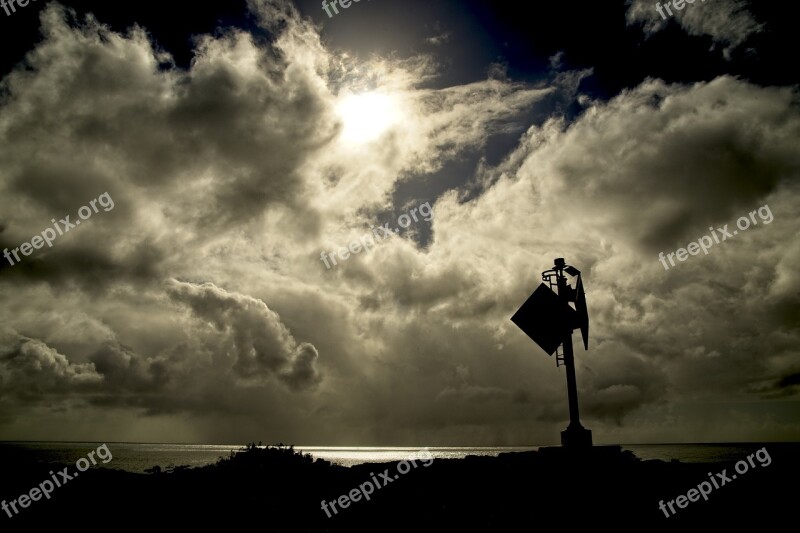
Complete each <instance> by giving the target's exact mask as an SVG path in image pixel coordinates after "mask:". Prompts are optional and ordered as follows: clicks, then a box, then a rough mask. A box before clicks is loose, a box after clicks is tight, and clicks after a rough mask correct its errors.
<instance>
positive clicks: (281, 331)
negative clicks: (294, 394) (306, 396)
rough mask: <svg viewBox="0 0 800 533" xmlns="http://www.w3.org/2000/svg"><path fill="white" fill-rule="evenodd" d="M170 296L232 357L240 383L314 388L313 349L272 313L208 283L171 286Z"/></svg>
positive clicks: (318, 377) (256, 302) (261, 304)
mask: <svg viewBox="0 0 800 533" xmlns="http://www.w3.org/2000/svg"><path fill="white" fill-rule="evenodd" d="M167 293H168V294H169V295H170V297H171V298H172V299H173V300H174V301H176V302H179V303H183V304H185V305H187V306H188V307H189V308H190V309H191V310H192V312H193V313H194V314H195V315H196V316H197V317H198V318H199V319H201V320H203V321H206V322H207V323H210V324H212V325H213V326H214V327H215V328H216V330H217V331H218V332H219V334H220V335H222V336H223V337H224V339H225V340H224V343H225V344H226V345H227V346H228V353H229V354H230V355H231V356H232V357H233V358H234V362H233V370H234V371H235V372H236V374H237V375H238V376H240V377H241V378H244V379H263V378H269V377H273V376H275V377H277V378H278V379H280V380H281V381H283V382H284V383H285V384H286V385H287V386H289V387H290V388H291V389H293V390H302V389H306V388H309V387H313V386H315V385H316V384H317V383H319V381H320V380H321V379H322V378H321V375H320V374H319V371H318V370H317V358H318V357H319V354H318V352H317V349H316V348H314V346H313V345H311V344H308V343H301V344H299V345H298V343H297V342H296V341H295V339H294V337H293V336H292V334H291V333H290V332H289V330H288V329H286V326H284V325H283V323H282V322H281V319H280V317H279V316H278V314H277V313H275V312H274V311H272V310H271V309H269V308H268V307H267V305H266V304H265V303H264V302H262V301H260V300H257V299H255V298H252V297H249V296H244V295H241V294H232V293H229V292H227V291H224V290H223V289H220V288H218V287H215V286H214V285H213V284H211V283H205V284H203V285H194V284H191V283H182V282H177V281H176V282H172V283H171V284H170V285H169V287H168V288H167Z"/></svg>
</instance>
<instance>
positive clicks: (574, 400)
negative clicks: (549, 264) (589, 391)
mask: <svg viewBox="0 0 800 533" xmlns="http://www.w3.org/2000/svg"><path fill="white" fill-rule="evenodd" d="M556 272H557V273H558V276H557V277H556V283H557V284H558V285H557V286H558V297H559V298H561V300H562V301H563V302H564V303H566V304H567V305H569V296H568V295H567V278H566V277H565V276H564V273H563V270H562V269H558V270H557V271H556ZM563 347H564V366H565V367H566V370H567V398H568V399H569V426H570V427H573V428H574V427H577V428H580V427H581V421H580V416H579V415H578V382H577V379H576V378H575V358H574V356H573V353H572V328H571V327H569V326H568V327H567V328H566V332H565V333H564V344H563Z"/></svg>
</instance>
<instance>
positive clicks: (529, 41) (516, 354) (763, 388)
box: [0, 0, 800, 446]
mask: <svg viewBox="0 0 800 533" xmlns="http://www.w3.org/2000/svg"><path fill="white" fill-rule="evenodd" d="M659 5H660V6H661V5H662V4H659ZM788 5H789V3H786V2H777V1H764V2H762V1H759V2H758V3H757V4H756V3H751V2H747V1H744V0H707V1H705V2H703V1H699V0H698V1H696V2H694V3H693V4H689V3H686V4H685V5H684V7H683V9H682V10H677V8H675V7H674V6H673V8H672V12H673V14H672V16H666V17H662V16H661V15H659V13H658V11H657V10H656V6H655V3H654V2H651V1H649V0H647V1H645V0H630V1H625V0H622V1H604V2H575V1H567V2H542V1H539V0H536V1H533V2H527V3H519V2H516V1H515V2H510V1H508V2H503V1H491V2H490V1H478V0H466V1H455V0H447V1H446V0H426V1H425V2H422V1H418V0H413V1H411V0H409V1H399V0H361V1H360V2H355V1H354V2H353V3H352V4H351V5H350V6H349V7H348V8H346V9H344V8H342V7H341V6H339V13H338V14H333V15H332V16H328V15H327V14H326V12H325V11H324V9H323V8H322V6H320V3H319V2H318V1H317V0H313V1H312V0H308V1H306V0H298V1H297V2H296V3H290V2H288V1H284V0H247V1H229V2H216V3H208V4H207V5H206V3H202V5H200V4H198V3H196V2H186V1H176V2H170V3H169V6H170V7H169V8H167V7H165V5H164V3H163V2H152V1H145V0H142V1H138V2H129V1H120V2H113V3H112V2H99V1H78V0H75V1H64V2H62V3H56V2H45V1H43V0H40V1H39V2H34V3H30V4H28V5H26V6H25V7H20V6H17V9H16V11H15V12H12V13H10V14H8V15H7V14H6V13H5V12H3V11H2V10H0V46H2V50H3V51H2V62H1V63H0V69H2V74H0V76H2V81H0V250H3V252H4V254H5V253H7V254H8V255H4V257H0V301H2V306H0V440H69V441H101V442H112V441H128V442H187V443H220V444H228V443H239V442H248V441H259V440H261V441H264V442H285V443H294V444H297V445H331V446H392V445H394V446H504V445H510V446H526V445H548V444H556V443H558V441H559V432H560V431H561V430H562V429H564V427H565V426H566V423H567V421H568V409H567V395H566V380H565V376H564V368H563V367H561V368H558V367H556V364H555V360H554V358H553V357H548V355H547V354H545V353H544V352H543V351H542V350H541V349H540V348H538V347H537V346H536V345H535V344H534V343H533V342H532V341H531V340H530V339H529V338H528V337H527V336H526V335H525V334H524V333H523V332H522V331H520V330H519V329H518V328H517V327H516V326H515V325H514V324H513V323H512V322H511V320H510V317H511V316H512V315H513V314H514V312H515V311H516V310H517V309H518V308H519V306H520V305H522V303H523V302H524V301H525V300H526V299H527V298H528V296H529V295H530V294H531V293H532V292H533V290H534V289H536V287H537V286H538V284H539V283H540V282H541V272H542V271H544V270H547V269H549V268H551V267H552V265H553V260H554V259H555V258H558V257H563V258H565V259H566V261H567V263H568V264H571V265H574V266H575V267H577V268H578V269H579V270H580V271H581V272H582V274H583V283H584V286H585V288H586V300H587V305H588V310H589V316H590V321H591V325H590V339H589V349H588V351H585V350H584V349H583V346H582V343H580V342H579V341H578V339H579V337H578V336H577V335H578V334H577V333H576V337H575V345H576V352H575V353H576V368H577V381H578V388H579V395H580V409H581V420H582V422H583V424H584V426H586V427H588V428H589V429H591V430H592V432H593V435H594V441H595V443H665V442H675V443H682V442H733V441H787V440H794V441H796V440H798V439H800V409H798V407H800V403H798V402H799V401H800V269H798V267H797V264H798V262H800V240H798V237H797V234H798V227H800V225H799V224H798V223H799V222H800V201H799V200H800V183H798V178H800V150H798V148H800V143H799V141H800V105H799V104H800V98H799V97H798V96H799V95H798V87H799V85H798V83H800V80H799V79H798V71H797V68H796V67H792V66H791V65H793V64H796V60H795V58H794V51H796V50H797V49H798V42H797V41H798V36H797V35H798V34H797V31H796V30H795V29H794V28H793V27H790V25H793V18H792V17H791V15H790V13H789V12H788V11H787V10H789V9H790V8H789V7H788ZM662 7H663V6H662ZM68 216H69V217H70V218H69V220H67V219H66V217H68ZM79 222H80V223H81V224H79ZM395 230H397V231H395ZM723 230H724V231H723ZM734 232H735V233H734ZM692 242H695V243H698V244H695V245H690V243H692ZM703 244H704V245H705V246H704V248H703V249H701V248H700V245H703ZM684 248H686V249H688V253H687V251H686V250H683V252H681V249H684ZM706 252H707V253H706ZM15 254H16V255H15ZM660 254H663V255H660ZM669 254H672V255H671V256H670V255H669ZM681 258H683V259H681ZM792 265H795V266H792Z"/></svg>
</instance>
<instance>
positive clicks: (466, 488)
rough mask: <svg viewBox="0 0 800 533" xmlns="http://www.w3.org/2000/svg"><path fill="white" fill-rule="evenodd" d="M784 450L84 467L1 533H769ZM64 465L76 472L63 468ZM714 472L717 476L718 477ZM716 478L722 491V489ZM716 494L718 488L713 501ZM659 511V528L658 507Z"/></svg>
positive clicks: (792, 499)
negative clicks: (726, 531)
mask: <svg viewBox="0 0 800 533" xmlns="http://www.w3.org/2000/svg"><path fill="white" fill-rule="evenodd" d="M791 449H792V448H791V447H789V446H783V445H780V444H770V445H767V447H766V453H767V454H768V455H769V462H767V461H766V454H762V455H761V456H760V457H751V459H750V461H751V462H752V465H751V464H745V465H741V464H740V465H739V467H740V469H744V466H747V469H746V471H745V473H741V474H737V472H736V470H735V465H736V464H737V463H735V462H734V463H719V464H717V463H713V464H682V463H677V462H672V463H665V462H662V461H640V460H638V459H637V458H636V457H635V456H633V454H631V453H630V452H623V451H621V450H620V449H619V448H617V447H596V448H594V449H593V450H592V453H590V454H578V455H576V454H568V453H565V451H564V450H562V449H559V448H546V449H543V450H540V451H539V452H525V453H511V454H504V455H501V456H500V457H497V458H494V457H468V458H466V459H450V460H444V459H437V460H429V461H423V460H421V459H420V458H419V457H418V456H412V457H410V458H409V459H411V458H415V459H416V462H415V464H416V466H414V464H412V463H410V462H408V463H406V464H402V463H396V462H395V463H386V464H381V465H376V464H373V465H359V466H355V467H352V468H345V467H340V466H335V465H331V464H329V463H327V462H325V461H322V460H317V461H314V460H312V459H311V458H310V457H309V456H303V455H301V454H299V453H296V452H294V450H292V449H290V448H283V447H270V448H267V449H263V448H255V447H254V448H248V449H245V450H243V451H241V452H239V453H237V454H235V455H234V456H232V457H230V458H227V459H223V460H220V461H219V462H218V463H217V464H216V465H212V466H207V467H202V468H194V469H188V468H178V469H176V470H174V471H172V472H161V473H151V474H133V473H128V472H122V471H116V470H106V469H99V468H90V469H89V470H87V471H86V472H82V473H81V474H80V478H74V479H72V480H71V481H68V482H67V483H66V484H65V485H63V486H62V487H60V488H57V489H56V490H54V491H53V492H52V494H51V498H50V499H49V500H45V499H43V498H42V499H40V500H39V501H35V502H33V501H32V502H28V503H29V505H28V507H27V508H24V509H20V512H19V514H16V515H15V514H14V513H13V511H10V512H11V514H12V517H11V518H9V517H8V514H7V513H6V512H2V511H0V513H1V514H0V530H1V531H39V530H44V529H43V527H44V526H48V527H52V528H53V531H57V530H58V529H63V528H66V529H68V530H73V529H74V530H78V531H100V530H104V531H109V530H112V531H113V530H122V531H129V530H133V529H135V528H140V527H141V528H144V527H147V528H154V527H155V528H158V530H161V529H162V528H164V527H165V526H172V527H177V528H180V530H181V531H183V530H184V529H185V528H189V527H201V526H202V527H203V530H206V529H212V528H215V527H217V528H220V529H221V531H231V530H233V529H234V528H236V529H240V528H243V527H247V528H248V529H253V530H255V531H266V532H292V533H298V532H318V531H319V532H321V531H331V532H339V531H341V532H360V531H365V532H366V531H369V532H370V533H379V532H385V531H404V532H408V531H416V530H421V531H426V532H427V531H441V532H448V533H449V532H463V531H481V532H517V531H519V532H522V531H544V530H545V529H551V528H557V529H562V528H563V529H564V530H569V531H572V530H574V529H575V527H576V526H587V527H600V526H611V527H614V528H616V529H617V530H621V531H632V530H633V529H634V528H636V529H641V530H646V531H652V530H656V531H659V530H681V529H686V528H690V529H691V530H695V529H696V528H700V527H703V528H708V530H709V531H710V530H712V529H713V530H719V528H720V527H727V526H736V530H741V529H743V528H746V527H748V526H749V527H754V528H756V527H757V528H758V529H759V530H764V529H766V528H768V527H774V526H777V525H779V524H785V525H786V526H788V528H789V529H790V530H794V529H795V528H796V526H795V525H793V524H795V523H796V520H797V518H798V512H797V508H798V507H800V505H799V504H798V492H799V491H798V488H797V487H798V481H800V477H798V474H800V468H798V466H799V465H800V458H798V457H796V456H795V455H794V454H793V453H792V452H791ZM741 459H743V460H745V461H747V458H746V457H742V458H741ZM426 465H427V466H426ZM753 465H754V466H753ZM762 465H763V466H762ZM62 467H69V472H71V473H74V471H75V465H74V464H72V465H62ZM398 467H399V468H400V470H398ZM59 469H60V468H58V467H56V466H55V465H28V464H22V463H17V464H11V465H8V464H6V465H5V466H4V472H3V473H2V474H1V475H2V478H0V479H2V481H0V489H2V492H0V498H3V499H5V500H6V501H8V500H12V499H14V498H18V497H19V495H21V494H23V493H28V492H29V491H30V489H31V488H33V487H36V486H38V485H39V483H40V482H42V481H43V480H45V479H48V477H49V473H48V472H49V470H53V471H54V472H58V470H59ZM723 469H724V470H725V473H724V475H719V476H718V475H716V474H722V473H723ZM709 473H711V474H712V475H713V478H714V481H713V482H712V481H711V479H710V478H709ZM734 474H736V476H737V477H736V478H735V479H734V478H733V475H734ZM724 478H727V479H728V481H725V482H724V485H723V481H722V480H723V479H724ZM703 482H708V484H707V485H705V486H702V488H703V489H704V490H705V491H706V492H709V494H708V500H707V501H706V500H704V499H703V498H702V496H700V495H699V491H695V492H692V493H690V492H689V491H690V490H691V489H697V488H698V485H701V483H703ZM714 482H716V483H715V484H716V485H717V487H716V488H713V489H712V488H711V487H712V486H713V485H712V483H714ZM367 483H370V484H371V486H372V494H371V495H369V496H370V498H369V501H367V500H366V499H365V497H364V492H369V490H370V487H368V486H367V485H366V484H367ZM376 484H377V486H379V487H380V488H376ZM360 486H361V487H363V488H362V489H361V490H359V487H360ZM687 493H688V496H689V497H694V498H697V499H698V501H696V502H690V501H688V499H687V500H681V503H683V504H684V506H685V508H679V506H678V505H677V500H676V498H677V497H678V496H681V495H684V496H686V495H687ZM348 494H351V496H352V499H351V496H348V499H347V500H344V499H342V503H336V504H334V505H335V507H336V512H333V511H332V509H331V505H330V502H331V501H333V500H338V499H339V498H340V496H343V495H348ZM323 500H324V501H326V502H327V508H328V512H327V513H326V511H325V510H323V508H322V505H321V502H322V501H323ZM355 500H358V501H355ZM661 500H664V503H665V509H666V512H667V513H669V514H670V517H669V518H667V517H666V516H665V511H662V510H660V509H659V501H661ZM670 500H673V501H676V503H673V508H674V509H675V511H676V513H675V514H674V515H672V514H671V513H670V511H669V508H668V507H667V506H666V505H667V502H669V501H670ZM342 504H344V506H345V507H346V508H342V506H343V505H342ZM17 507H18V508H19V505H18V504H17ZM327 514H330V515H331V517H330V518H328V516H327ZM56 528H58V529H56Z"/></svg>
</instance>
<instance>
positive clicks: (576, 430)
mask: <svg viewBox="0 0 800 533" xmlns="http://www.w3.org/2000/svg"><path fill="white" fill-rule="evenodd" d="M561 446H563V447H564V448H591V447H592V432H591V431H590V430H588V429H586V428H585V427H582V426H569V427H568V428H567V429H565V430H564V431H562V432H561Z"/></svg>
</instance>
